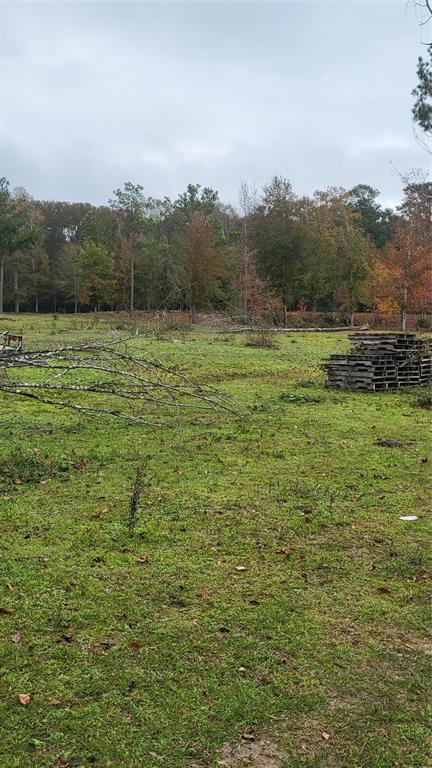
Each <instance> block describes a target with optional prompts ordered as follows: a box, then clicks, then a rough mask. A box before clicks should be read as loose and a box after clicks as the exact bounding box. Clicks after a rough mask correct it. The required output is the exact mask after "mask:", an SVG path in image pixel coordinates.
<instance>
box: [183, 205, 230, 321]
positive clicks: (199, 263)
mask: <svg viewBox="0 0 432 768" xmlns="http://www.w3.org/2000/svg"><path fill="white" fill-rule="evenodd" d="M184 274H185V297H186V301H187V304H188V306H189V308H190V314H191V320H192V322H195V319H196V311H197V309H201V308H203V307H206V306H208V305H209V303H210V299H211V295H212V292H213V290H214V288H215V284H216V281H217V278H218V277H220V276H221V274H222V263H221V259H220V256H219V253H218V248H217V244H216V233H215V229H214V227H213V225H212V224H211V223H210V221H209V220H208V218H207V216H206V215H205V213H204V212H203V211H200V210H198V211H194V212H193V213H192V214H191V216H190V218H189V221H188V224H187V227H186V236H185V260H184Z"/></svg>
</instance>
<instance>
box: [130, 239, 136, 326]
mask: <svg viewBox="0 0 432 768" xmlns="http://www.w3.org/2000/svg"><path fill="white" fill-rule="evenodd" d="M134 303H135V259H134V253H133V250H131V262H130V304H129V311H130V313H131V314H132V313H133V311H134Z"/></svg>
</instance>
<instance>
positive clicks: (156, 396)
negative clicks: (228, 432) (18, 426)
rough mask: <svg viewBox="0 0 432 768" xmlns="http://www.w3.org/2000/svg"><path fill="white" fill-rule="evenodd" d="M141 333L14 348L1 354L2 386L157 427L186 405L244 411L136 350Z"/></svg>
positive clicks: (166, 423) (73, 407)
mask: <svg viewBox="0 0 432 768" xmlns="http://www.w3.org/2000/svg"><path fill="white" fill-rule="evenodd" d="M136 338H137V337H133V338H127V339H118V340H116V341H114V342H111V343H107V344H98V343H90V344H79V345H70V346H62V347H60V348H58V349H44V350H29V351H16V352H14V351H12V352H10V353H9V354H8V355H5V356H2V357H1V358H0V392H2V393H4V394H5V395H11V396H16V397H20V398H27V399H31V400H36V401H38V402H40V403H43V404H45V405H49V406H56V407H61V408H68V409H71V410H73V411H76V412H78V413H81V414H87V415H93V416H113V417H116V418H120V419H125V420H126V421H129V422H131V423H133V424H144V425H147V426H157V427H162V426H169V425H170V424H171V423H172V418H170V414H174V415H176V414H177V415H178V414H179V412H180V410H181V409H188V408H189V409H194V410H205V411H215V410H216V411H227V412H229V413H231V414H235V415H240V412H239V409H238V407H236V405H235V404H234V403H233V401H232V400H231V399H230V398H229V397H227V396H226V395H224V394H223V393H221V392H220V391H219V390H217V389H216V388H214V387H211V386H208V385H203V384H200V383H198V382H196V381H193V380H191V379H190V378H189V376H187V375H186V373H185V371H183V370H182V369H181V368H180V367H179V366H169V365H165V364H163V363H161V362H159V361H157V360H152V359H150V358H148V357H146V356H144V355H142V354H139V353H138V354H132V352H131V350H130V347H131V345H132V344H133V342H135V341H136Z"/></svg>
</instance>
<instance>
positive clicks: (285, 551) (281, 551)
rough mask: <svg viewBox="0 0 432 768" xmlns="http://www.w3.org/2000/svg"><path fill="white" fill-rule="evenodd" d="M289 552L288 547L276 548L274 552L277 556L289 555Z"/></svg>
mask: <svg viewBox="0 0 432 768" xmlns="http://www.w3.org/2000/svg"><path fill="white" fill-rule="evenodd" d="M289 552H290V551H289V549H288V547H278V548H277V550H276V554H277V555H289Z"/></svg>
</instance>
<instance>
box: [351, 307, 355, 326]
mask: <svg viewBox="0 0 432 768" xmlns="http://www.w3.org/2000/svg"><path fill="white" fill-rule="evenodd" d="M354 326H355V312H354V310H351V328H354Z"/></svg>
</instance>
